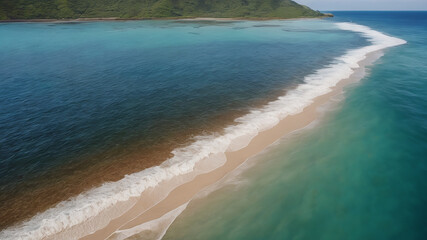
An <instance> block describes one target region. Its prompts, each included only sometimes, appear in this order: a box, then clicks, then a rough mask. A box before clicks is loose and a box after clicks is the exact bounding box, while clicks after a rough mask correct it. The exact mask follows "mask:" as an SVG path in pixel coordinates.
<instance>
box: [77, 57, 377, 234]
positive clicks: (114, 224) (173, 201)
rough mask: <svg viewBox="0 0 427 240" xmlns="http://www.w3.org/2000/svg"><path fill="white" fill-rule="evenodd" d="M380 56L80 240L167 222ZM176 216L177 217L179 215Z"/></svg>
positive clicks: (307, 120) (303, 122) (310, 117)
mask: <svg viewBox="0 0 427 240" xmlns="http://www.w3.org/2000/svg"><path fill="white" fill-rule="evenodd" d="M382 55H383V53H382V51H375V52H372V53H369V54H368V55H367V56H366V59H364V60H362V61H360V62H359V63H358V64H359V66H360V67H359V68H357V69H355V71H354V73H353V74H352V75H351V76H350V77H349V78H346V79H343V80H342V81H340V82H339V83H338V84H337V85H336V86H335V87H333V88H332V91H331V92H329V93H326V94H324V95H321V96H318V97H316V98H315V99H314V100H313V103H312V104H311V105H309V106H307V107H306V108H304V110H303V111H302V112H300V113H297V114H295V115H291V116H288V117H286V118H284V119H283V120H281V121H280V122H279V123H278V124H277V125H276V126H274V127H273V128H271V129H268V130H265V131H263V132H260V133H259V134H258V135H257V136H256V137H254V138H253V139H252V141H251V142H250V143H249V144H248V145H247V146H246V147H244V148H242V149H240V150H237V151H234V152H226V153H225V155H226V159H227V160H226V162H225V164H224V165H222V166H221V167H219V168H217V169H215V170H213V171H211V172H208V173H204V174H200V175H197V176H196V177H195V178H194V179H193V180H191V181H189V182H187V183H184V184H182V185H180V186H178V187H176V188H174V189H173V190H172V191H171V192H170V193H169V194H168V195H167V197H166V198H164V199H163V200H161V201H160V202H158V203H157V204H154V205H153V206H152V207H148V208H147V199H142V198H141V199H139V200H138V201H137V202H136V203H135V205H134V207H133V208H131V209H130V210H129V211H128V212H127V213H125V214H124V215H122V216H120V217H119V218H117V219H114V220H113V221H111V222H110V223H109V224H108V225H107V226H106V227H104V228H102V229H100V230H98V231H96V232H94V233H91V234H89V235H86V236H85V237H83V238H80V239H82V240H90V239H95V240H98V239H99V240H100V239H110V238H111V239H123V237H130V236H128V235H126V236H121V235H123V233H125V232H126V231H131V232H134V231H135V228H138V227H139V226H142V225H147V224H149V223H151V222H154V221H158V220H160V219H162V218H164V217H169V218H170V216H168V213H171V212H173V211H174V210H178V211H179V213H180V212H182V211H183V210H184V209H185V206H186V205H187V204H188V203H189V202H190V201H191V200H192V199H193V198H194V197H195V196H196V195H197V194H198V193H199V192H200V191H202V190H203V189H205V188H206V187H209V186H211V185H212V184H214V183H216V182H218V181H220V180H221V179H223V178H224V177H225V176H227V175H228V174H229V173H231V172H233V171H234V170H236V169H238V168H239V166H241V165H242V164H243V163H244V162H245V161H246V160H247V159H249V158H251V157H254V156H255V155H257V154H259V153H260V152H262V151H263V150H264V149H266V148H267V147H269V146H270V145H272V144H274V143H275V142H276V141H279V140H280V139H282V138H283V137H284V136H287V135H288V134H290V133H292V132H294V131H297V130H300V129H303V128H305V127H307V126H308V125H309V124H311V123H312V122H313V121H315V120H316V119H318V118H319V116H320V115H321V113H320V112H319V111H318V110H319V108H321V107H322V106H324V105H325V104H327V103H329V101H330V100H331V99H332V98H333V97H334V96H337V95H340V94H343V91H344V88H345V87H346V86H348V85H350V84H352V83H356V82H358V81H360V80H361V79H362V78H363V77H364V76H365V75H366V68H367V67H369V66H371V65H372V64H373V63H374V62H375V61H376V60H378V59H379V58H380V57H381V56H382ZM141 209H146V210H145V211H142V212H139V213H140V214H138V213H137V212H138V210H141ZM179 213H178V214H177V215H179ZM177 215H176V216H177ZM176 216H175V217H176ZM174 219H175V218H173V219H172V221H168V222H167V224H165V226H163V227H164V228H166V229H162V230H163V231H160V232H159V234H160V235H161V236H159V237H160V238H161V237H162V236H163V234H164V233H165V232H166V230H167V228H168V227H169V225H170V224H171V223H172V222H173V220H174Z"/></svg>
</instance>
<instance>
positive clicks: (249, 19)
mask: <svg viewBox="0 0 427 240" xmlns="http://www.w3.org/2000/svg"><path fill="white" fill-rule="evenodd" d="M331 17H333V15H332V14H331V15H325V16H318V17H300V18H264V17H248V18H245V17H241V18H240V17H237V18H215V17H164V18H118V17H110V18H75V19H6V20H0V23H73V22H75V23H83V22H115V21H117V22H121V21H123V22H124V21H147V20H182V21H269V20H307V19H324V18H331Z"/></svg>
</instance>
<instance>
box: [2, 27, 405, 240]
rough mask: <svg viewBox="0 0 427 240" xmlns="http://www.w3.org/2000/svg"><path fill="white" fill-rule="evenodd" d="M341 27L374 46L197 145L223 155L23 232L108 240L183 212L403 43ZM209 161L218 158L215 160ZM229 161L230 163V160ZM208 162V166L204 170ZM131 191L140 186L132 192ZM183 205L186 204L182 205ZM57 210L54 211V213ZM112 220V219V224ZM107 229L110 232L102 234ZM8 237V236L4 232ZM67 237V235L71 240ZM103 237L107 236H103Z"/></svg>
mask: <svg viewBox="0 0 427 240" xmlns="http://www.w3.org/2000/svg"><path fill="white" fill-rule="evenodd" d="M340 27H341V29H344V30H351V31H355V32H361V33H362V34H365V35H367V36H368V38H370V39H371V42H372V43H373V45H369V46H367V47H364V48H361V49H356V50H350V51H349V52H348V54H346V55H344V56H341V57H340V58H338V59H337V61H339V63H336V64H334V65H331V66H327V67H326V68H325V69H320V70H319V71H318V72H317V73H316V74H317V75H316V74H314V75H315V76H308V78H306V84H302V85H300V86H299V87H298V88H297V89H295V90H291V92H292V94H290V95H291V96H288V95H289V94H287V95H286V96H284V97H281V98H279V99H278V100H277V101H274V102H272V104H271V105H270V104H269V105H268V106H267V107H266V108H265V109H260V111H258V110H257V111H255V112H254V113H252V114H249V115H250V116H248V117H246V118H244V119H241V120H240V121H238V120H237V121H236V122H237V123H240V125H238V126H235V127H230V129H226V130H227V131H228V130H230V131H228V132H235V131H241V130H245V131H243V135H237V136H236V135H233V136H229V135H230V134H231V133H229V135H226V136H225V137H220V139H208V140H209V141H200V142H199V146H196V147H200V146H202V145H203V144H206V143H209V144H215V143H217V144H219V143H221V142H220V141H224V140H232V141H233V142H229V143H226V144H227V146H226V148H224V149H220V150H219V151H221V152H220V153H219V154H218V153H217V152H216V151H214V152H209V155H205V154H206V150H208V151H209V150H211V149H204V148H202V149H196V150H200V151H201V152H202V153H197V154H200V155H199V156H197V157H204V158H206V159H192V158H189V159H188V162H185V163H180V164H178V163H177V162H176V159H172V161H167V162H166V163H165V164H162V165H161V166H159V167H156V168H155V169H151V170H156V171H157V170H159V171H160V172H159V174H166V175H165V176H159V175H153V174H151V173H152V172H145V171H143V173H141V174H135V175H133V176H132V177H130V178H140V177H141V176H143V177H144V178H147V179H151V178H153V179H152V180H153V181H157V182H158V184H155V185H153V183H152V181H151V182H144V181H145V180H144V179H142V180H143V181H140V182H138V184H142V186H143V187H141V186H139V185H137V186H133V185H127V186H128V187H127V188H126V189H127V190H126V191H131V193H130V194H128V193H127V192H126V194H128V195H130V197H129V198H123V196H120V199H114V201H116V202H115V204H114V205H112V206H110V207H109V208H108V209H105V208H104V210H102V212H99V213H98V215H89V214H93V213H89V212H88V211H87V210H91V209H92V208H93V206H91V204H92V202H88V203H87V204H85V205H87V207H85V209H82V210H83V211H84V212H83V214H84V215H78V216H77V217H78V218H77V219H76V218H74V216H70V215H68V214H69V212H65V213H64V214H62V213H61V215H60V216H59V217H58V218H59V219H57V217H56V216H55V218H52V219H48V220H49V221H46V222H45V221H43V224H42V225H43V226H41V228H40V229H35V230H34V228H33V226H34V225H32V224H31V223H34V221H37V219H39V220H40V219H43V220H44V218H43V215H40V216H38V217H36V218H34V219H33V220H31V222H29V224H28V225H26V226H25V227H27V226H28V227H31V228H32V229H27V231H25V232H24V234H25V235H26V236H27V237H30V236H31V238H34V239H41V238H43V239H75V238H78V237H82V236H85V235H86V237H84V238H83V239H97V238H96V235H97V234H104V235H106V236H107V237H108V236H109V235H110V234H109V232H110V233H111V231H113V232H114V231H116V229H121V231H120V232H121V233H123V231H126V229H132V228H133V227H135V226H141V225H144V224H150V223H153V222H155V221H157V220H159V219H160V218H162V216H167V215H165V213H166V214H169V213H170V212H171V211H175V210H174V209H178V208H177V207H180V208H181V207H182V206H185V203H186V202H188V201H189V200H191V199H192V197H193V196H194V195H195V194H197V192H198V191H199V190H201V189H203V188H204V187H206V186H209V185H210V184H212V183H215V182H216V181H217V180H220V179H221V178H222V177H224V176H225V175H226V174H228V173H229V172H231V171H232V170H234V169H236V168H237V167H238V166H239V165H240V164H241V163H243V162H245V160H246V159H247V158H248V157H251V156H253V155H256V154H257V153H259V152H260V151H262V150H263V149H265V148H266V147H268V146H269V145H270V144H271V143H274V142H275V141H277V140H278V139H280V138H281V137H283V136H284V135H286V134H288V133H290V132H292V131H294V130H297V129H300V128H303V127H305V126H306V125H308V124H309V123H310V122H311V121H313V120H314V119H316V117H317V112H316V109H317V107H318V106H320V105H322V103H321V100H322V99H323V100H322V101H325V102H327V101H328V99H330V97H331V96H334V94H333V93H334V92H336V91H337V92H336V93H337V94H338V93H340V90H339V89H340V86H341V90H342V87H344V86H345V84H344V83H345V82H347V80H348V77H349V76H355V75H357V74H356V73H355V72H360V71H361V69H362V70H363V71H362V72H364V66H360V65H362V62H363V61H362V62H361V60H363V59H365V58H366V56H367V55H371V54H372V53H373V52H376V51H379V50H381V49H385V48H388V47H392V46H396V45H399V44H403V42H404V41H398V42H396V39H392V38H390V37H388V36H385V35H383V34H381V33H379V32H376V31H374V30H372V29H369V28H367V27H364V26H360V25H350V24H347V25H345V24H344V25H341V26H340ZM357 63H359V64H360V65H358V64H357ZM362 75H363V74H362ZM362 77H363V76H362ZM319 83H322V86H319V85H318V84H319ZM289 100H292V102H289ZM287 103H296V105H295V106H289V108H288V107H287V106H286V105H285V106H283V104H287ZM316 106H317V107H316ZM283 107H285V110H283ZM278 110H280V112H276V111H278ZM282 110H283V111H282ZM259 117H260V118H261V119H260V118H259ZM310 119H311V120H310ZM249 121H250V122H249ZM248 126H250V127H251V128H255V132H253V129H250V130H249V132H248V129H245V127H248ZM230 138H231V139H230ZM210 141H212V142H210ZM236 142H237V143H236ZM242 142H243V143H242ZM220 148H221V146H220ZM192 150H194V148H192ZM174 153H175V154H176V153H178V154H180V153H181V155H182V152H179V151H178V152H174ZM187 153H189V152H187ZM221 153H222V154H223V156H222V155H221ZM193 154H194V152H193ZM215 154H218V156H212V155H215ZM186 156H187V155H186ZM181 157H182V156H181ZM211 157H213V158H214V159H211ZM225 159H228V161H226V160H225ZM203 162H204V163H203ZM204 164H207V165H206V166H204ZM215 164H216V165H215ZM212 165H215V166H212ZM219 165H220V166H219ZM159 168H160V169H159ZM212 169H214V170H212ZM176 170H180V172H181V175H174V174H175V172H174V171H176ZM150 174H151V175H150ZM171 175H172V176H171ZM216 179H217V180H216ZM125 180H129V178H128V177H126V179H125ZM130 180H133V179H130ZM120 183H121V184H122V183H126V181H120ZM114 186H116V185H114ZM133 187H138V188H137V189H133ZM140 189H145V190H144V191H143V192H142V194H138V193H137V192H138V191H140ZM198 189H199V190H198ZM94 191H100V192H101V193H103V192H102V190H99V189H95V190H94ZM85 194H86V193H85ZM87 194H90V193H87ZM104 197H105V198H104V199H105V200H108V201H110V200H109V199H108V198H109V195H108V194H106V195H104ZM112 197H116V196H112ZM77 200H83V199H77ZM111 201H112V200H111ZM111 201H110V202H111ZM76 202H77V201H76ZM183 202H184V204H181V205H179V204H180V203H183ZM177 205H178V206H177ZM63 206H64V205H60V206H59V207H58V208H61V207H63ZM104 206H106V205H105V204H104V205H102V206H100V207H104ZM108 211H110V213H106V214H105V212H108ZM53 212H54V210H52V211H51V212H50V213H53ZM112 212H113V213H112ZM50 213H49V214H50ZM123 213H124V214H123ZM89 217H90V218H89ZM82 218H85V219H84V221H82ZM112 219H113V220H112ZM57 220H59V222H56V221H57ZM110 220H112V221H111V222H110ZM153 220H154V221H153ZM44 223H52V224H53V223H55V226H49V227H47V226H46V224H44ZM37 225H38V224H37ZM97 229H101V230H97ZM103 230H105V231H109V232H106V233H102V231H103ZM94 231H96V232H94ZM91 232H94V233H92V234H91V235H87V233H91ZM5 234H8V233H6V232H5ZM18 234H19V233H18ZM0 235H1V234H0ZM5 236H7V235H5ZM65 236H68V238H66V237H65ZM101 238H103V237H102V236H101Z"/></svg>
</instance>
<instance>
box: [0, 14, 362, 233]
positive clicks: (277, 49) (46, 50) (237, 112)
mask: <svg viewBox="0 0 427 240" xmlns="http://www.w3.org/2000/svg"><path fill="white" fill-rule="evenodd" d="M0 36H1V37H0V46H1V47H0V66H1V67H0V77H1V81H0V130H1V131H0V176H1V177H0V203H1V204H0V219H1V221H0V228H6V227H8V226H11V225H13V224H15V223H17V222H19V221H21V220H23V219H27V218H31V217H32V216H34V215H35V214H37V213H40V214H41V215H39V216H38V217H37V218H34V219H35V220H34V221H35V222H36V226H34V225H32V224H34V221H33V222H32V223H31V222H30V223H28V224H27V225H25V224H24V225H25V226H28V227H29V228H30V229H32V230H34V229H36V230H37V229H38V230H40V231H41V232H39V234H40V235H37V234H33V235H34V236H35V238H37V237H42V236H44V235H43V234H44V233H43V231H45V227H46V225H47V226H49V227H52V228H53V229H55V230H52V231H53V232H55V231H60V230H63V227H64V226H65V227H69V226H72V225H73V224H75V223H76V222H81V221H84V219H87V218H88V217H91V216H93V214H96V213H98V211H100V210H102V209H103V208H105V207H106V206H111V204H114V203H116V202H117V201H119V200H125V199H128V198H129V197H131V196H137V195H138V194H139V193H140V192H141V191H142V190H143V189H145V188H146V187H148V186H152V185H153V184H154V185H155V184H156V181H157V179H162V178H161V177H160V178H159V177H158V176H154V177H152V179H150V177H147V176H148V175H147V174H146V173H147V172H140V171H141V170H143V169H145V168H147V167H151V166H154V165H157V164H160V163H161V162H163V161H165V160H166V159H168V158H169V157H170V156H171V155H172V156H175V157H174V161H175V162H178V163H181V162H183V163H185V162H192V160H194V161H197V159H198V157H199V158H201V157H203V156H205V155H206V154H209V153H211V151H212V149H209V148H208V149H200V146H201V145H204V147H205V146H208V145H209V146H210V145H212V144H204V143H199V144H198V145H197V144H196V145H191V146H190V147H189V148H184V149H181V148H182V147H186V146H188V144H190V143H192V142H195V141H196V142H197V139H200V137H196V138H194V137H195V136H208V137H207V139H206V141H207V142H209V141H210V140H209V139H210V138H209V136H212V135H215V134H216V135H217V134H221V132H223V131H224V130H223V129H224V127H226V126H228V125H230V124H233V120H234V119H235V118H236V117H240V116H243V115H244V114H246V113H248V112H249V111H250V110H252V109H256V108H257V107H259V106H262V105H264V104H265V103H267V102H269V101H271V100H274V99H276V98H277V96H280V95H283V94H285V92H286V91H287V90H288V89H292V88H295V86H297V85H298V84H301V83H302V82H303V81H304V77H305V76H307V75H309V74H312V73H314V72H315V71H316V70H318V69H321V68H323V67H324V66H327V65H328V64H331V63H333V62H334V61H336V60H335V58H336V57H339V56H342V55H343V54H344V53H345V52H346V51H347V50H348V49H353V48H358V47H360V46H365V45H368V44H369V43H368V42H367V40H366V39H365V38H364V37H362V36H360V35H359V34H357V33H355V32H351V31H345V30H342V29H339V28H338V27H337V26H336V25H334V24H332V23H330V22H326V21H320V20H305V21H269V22H245V21H242V22H210V21H201V22H185V21H128V22H91V23H7V24H0ZM251 131H252V132H253V129H252V130H251ZM205 138H206V137H205ZM206 141H205V142H206ZM209 146H208V147H209ZM177 148H178V150H177ZM211 148H212V146H211ZM213 148H215V146H213ZM174 149H175V150H174ZM173 150H174V151H173ZM214 150H215V149H214ZM215 151H216V150H215ZM171 153H172V154H171ZM193 158H195V159H193ZM194 161H193V162H194ZM181 168H182V167H181ZM157 170H158V169H157ZM157 170H156V169H154V170H153V171H154V172H156V171H157ZM160 170H162V169H160ZM189 170H191V166H190V167H189V168H188V167H187V170H186V171H189ZM150 171H151V170H149V171H148V173H152V172H150ZM177 171H178V172H177ZM132 173H139V175H138V174H137V175H129V174H132ZM179 173H180V170H179V169H178V170H175V172H174V173H168V174H169V175H170V174H172V175H173V174H179ZM125 175H129V177H127V178H124V179H123V177H124V176H125ZM169 175H167V174H166V175H165V174H163V175H162V176H163V177H164V176H169ZM120 179H122V180H123V181H122V182H119V183H117V184H116V183H112V184H109V185H108V184H107V185H104V186H103V188H96V187H99V186H101V184H103V183H106V182H111V181H113V182H114V181H118V180H120ZM147 181H148V182H147ZM159 181H160V180H159ZM135 185H136V186H135ZM91 188H95V190H94V191H92V192H91V193H85V194H83V195H79V194H80V193H82V192H85V191H86V190H89V189H91ZM78 195H79V197H78V198H77V199H71V200H70V201H67V202H62V203H61V204H60V205H59V208H60V209H52V208H51V207H53V206H55V204H57V203H58V202H60V201H64V200H67V199H69V198H70V197H75V196H78ZM49 208H50V210H49V211H47V212H45V211H46V210H47V209H49ZM52 231H50V230H49V228H48V230H47V232H52ZM18 232H27V233H28V231H18Z"/></svg>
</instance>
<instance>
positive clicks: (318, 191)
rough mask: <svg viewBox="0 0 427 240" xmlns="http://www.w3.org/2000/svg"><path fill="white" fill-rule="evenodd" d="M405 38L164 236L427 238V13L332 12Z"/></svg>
mask: <svg viewBox="0 0 427 240" xmlns="http://www.w3.org/2000/svg"><path fill="white" fill-rule="evenodd" d="M333 13H334V14H335V16H336V17H335V18H334V19H331V20H328V21H332V22H335V21H352V22H354V23H358V24H362V25H367V26H369V27H371V28H373V29H375V30H378V31H381V32H384V33H387V34H390V35H393V36H396V37H399V38H402V39H405V40H406V41H408V43H407V44H406V45H402V46H399V47H396V48H393V49H388V50H386V51H385V55H384V56H383V57H382V58H381V59H380V60H379V61H378V62H377V63H376V64H375V65H374V66H372V67H371V68H370V70H369V75H368V76H366V77H365V78H364V79H363V80H362V81H361V82H360V83H358V84H355V85H352V86H349V87H348V88H347V90H346V93H345V100H343V101H342V102H340V103H339V105H338V106H336V107H335V108H334V109H332V110H331V111H330V112H328V113H327V115H326V116H325V117H324V118H322V120H321V122H320V123H318V125H317V126H316V127H315V128H314V129H307V130H305V131H303V132H301V133H299V134H297V135H296V136H294V137H293V138H291V139H288V140H284V141H283V142H281V143H280V144H278V145H276V146H274V147H272V148H271V149H270V150H269V151H267V152H265V153H263V154H261V155H260V156H258V157H257V158H256V159H254V160H252V162H253V163H254V166H252V168H250V169H249V170H248V171H246V172H244V173H243V174H241V175H239V176H238V177H234V178H230V181H229V182H230V184H228V185H225V186H224V187H223V188H220V189H219V190H217V191H214V192H213V193H211V194H209V195H208V197H206V198H201V199H197V200H194V201H193V202H191V203H190V205H189V207H188V208H187V209H186V210H185V211H184V212H183V214H182V215H180V216H179V217H178V218H177V220H176V221H175V222H174V223H173V224H172V226H171V227H170V228H169V230H168V232H167V234H166V236H165V238H164V239H245V240H246V239H310V240H311V239H328V240H330V239H340V240H341V239H375V240H378V239H387V240H389V239H411V240H415V239H417V240H422V239H427V227H426V226H427V219H426V217H425V216H426V215H427V193H426V189H427V157H426V156H427V54H426V53H427V45H426V42H427V12H333Z"/></svg>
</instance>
